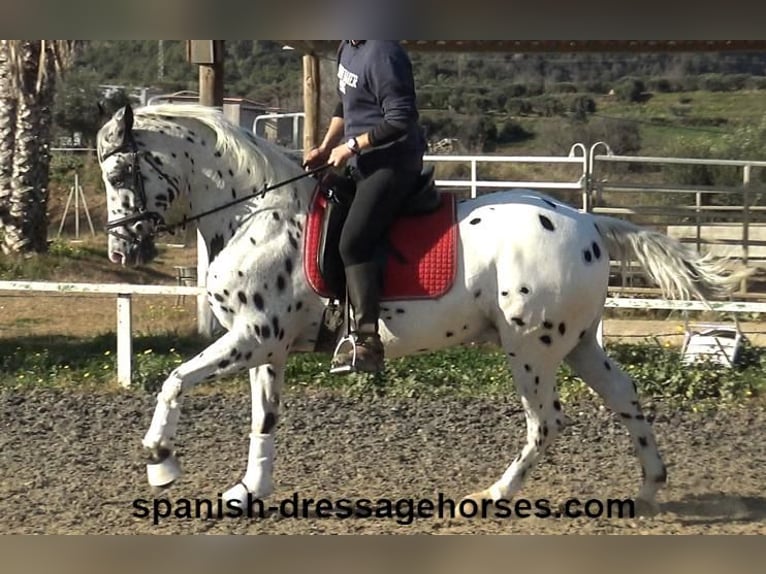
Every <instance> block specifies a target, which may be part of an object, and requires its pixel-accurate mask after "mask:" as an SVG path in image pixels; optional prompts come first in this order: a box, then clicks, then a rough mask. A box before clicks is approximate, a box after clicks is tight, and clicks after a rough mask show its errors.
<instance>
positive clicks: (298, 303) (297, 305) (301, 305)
mask: <svg viewBox="0 0 766 574" xmlns="http://www.w3.org/2000/svg"><path fill="white" fill-rule="evenodd" d="M301 307H303V301H298V302H297V303H296V304H295V310H296V311H300V310H301Z"/></svg>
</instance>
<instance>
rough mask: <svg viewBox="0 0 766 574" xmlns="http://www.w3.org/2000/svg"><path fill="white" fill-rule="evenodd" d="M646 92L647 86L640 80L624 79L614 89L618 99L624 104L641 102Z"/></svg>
mask: <svg viewBox="0 0 766 574" xmlns="http://www.w3.org/2000/svg"><path fill="white" fill-rule="evenodd" d="M644 91H646V86H645V85H644V82H643V81H642V80H639V79H638V78H630V77H628V78H622V79H621V80H620V81H619V82H617V85H616V86H615V87H614V93H615V95H616V96H617V98H618V99H620V100H622V101H624V102H640V101H642V97H643V94H644Z"/></svg>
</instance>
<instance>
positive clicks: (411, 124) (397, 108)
mask: <svg viewBox="0 0 766 574" xmlns="http://www.w3.org/2000/svg"><path fill="white" fill-rule="evenodd" d="M338 95H339V96H340V102H339V104H338V107H337V108H336V111H335V114H334V115H336V116H339V117H342V118H343V125H344V131H345V136H346V138H350V137H355V136H359V135H361V134H363V133H369V134H370V141H371V143H372V146H373V147H372V149H371V150H369V151H368V150H365V153H364V154H363V155H362V157H359V158H357V164H358V166H359V167H360V169H362V171H365V167H374V166H378V165H385V164H388V165H391V164H394V163H395V164H396V166H397V167H399V168H402V169H413V170H420V169H421V168H422V156H423V153H424V152H425V149H426V145H425V138H424V137H423V132H422V130H421V128H420V125H419V124H418V119H419V114H418V109H417V104H416V100H415V86H414V80H413V75H412V64H411V62H410V59H409V57H408V56H407V53H406V52H405V51H404V49H403V48H402V47H401V46H400V45H399V43H398V42H396V41H392V40H365V41H363V42H362V43H360V44H358V45H356V46H354V45H353V44H351V42H350V41H349V40H344V41H343V43H342V44H341V46H340V49H339V54H338Z"/></svg>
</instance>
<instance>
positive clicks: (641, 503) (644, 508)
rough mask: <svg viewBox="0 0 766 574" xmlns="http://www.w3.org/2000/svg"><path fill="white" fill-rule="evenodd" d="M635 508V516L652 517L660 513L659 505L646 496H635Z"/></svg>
mask: <svg viewBox="0 0 766 574" xmlns="http://www.w3.org/2000/svg"><path fill="white" fill-rule="evenodd" d="M635 509H636V516H644V517H652V516H657V515H658V514H659V513H660V505H659V504H657V502H656V501H654V500H648V499H646V498H637V499H636V504H635Z"/></svg>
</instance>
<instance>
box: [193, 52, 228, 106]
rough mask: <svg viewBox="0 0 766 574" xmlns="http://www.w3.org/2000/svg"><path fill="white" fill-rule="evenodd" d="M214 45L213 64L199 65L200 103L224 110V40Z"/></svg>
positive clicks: (204, 63)
mask: <svg viewBox="0 0 766 574" xmlns="http://www.w3.org/2000/svg"><path fill="white" fill-rule="evenodd" d="M207 41H208V42H210V41H212V43H213V58H212V62H209V61H207V62H200V63H199V103H200V104H202V105H203V106H215V107H218V108H223V49H224V44H223V40H207Z"/></svg>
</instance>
